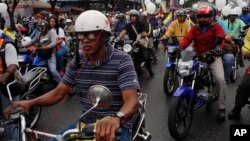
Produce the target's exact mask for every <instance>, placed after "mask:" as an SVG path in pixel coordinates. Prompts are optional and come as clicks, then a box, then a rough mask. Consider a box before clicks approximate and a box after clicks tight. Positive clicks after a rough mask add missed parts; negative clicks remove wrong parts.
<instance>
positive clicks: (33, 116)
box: [27, 94, 42, 128]
mask: <svg viewBox="0 0 250 141" xmlns="http://www.w3.org/2000/svg"><path fill="white" fill-rule="evenodd" d="M34 98H36V96H35V95H32V94H31V95H28V96H27V99H34ZM41 111H42V108H41V107H32V108H31V109H30V111H29V113H28V118H29V121H30V128H33V127H35V126H36V123H37V121H38V119H39V118H40V115H41Z"/></svg>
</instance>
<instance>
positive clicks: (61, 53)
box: [56, 43, 69, 72]
mask: <svg viewBox="0 0 250 141" xmlns="http://www.w3.org/2000/svg"><path fill="white" fill-rule="evenodd" d="M68 52H69V48H68V46H67V45H66V44H65V43H64V44H63V45H62V46H61V48H60V49H59V50H58V51H57V52H56V60H57V70H58V71H59V72H60V71H63V70H64V65H63V64H64V62H63V58H64V56H65V55H66V54H67V53H68Z"/></svg>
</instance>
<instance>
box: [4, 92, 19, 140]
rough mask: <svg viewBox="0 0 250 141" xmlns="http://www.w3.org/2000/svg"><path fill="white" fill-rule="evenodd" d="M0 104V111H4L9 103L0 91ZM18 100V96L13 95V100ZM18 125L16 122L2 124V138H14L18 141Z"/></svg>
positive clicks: (7, 98)
mask: <svg viewBox="0 0 250 141" xmlns="http://www.w3.org/2000/svg"><path fill="white" fill-rule="evenodd" d="M0 95H1V96H0V98H1V104H2V111H4V110H5V109H6V108H7V107H8V106H9V104H10V99H9V97H6V96H4V95H3V94H2V93H1V92H0ZM17 100H19V96H16V97H13V101H17ZM19 129H20V128H19V127H17V125H16V124H7V125H4V140H5V141H8V140H14V141H19Z"/></svg>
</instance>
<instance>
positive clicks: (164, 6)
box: [161, 1, 167, 12]
mask: <svg viewBox="0 0 250 141" xmlns="http://www.w3.org/2000/svg"><path fill="white" fill-rule="evenodd" d="M161 10H162V12H166V11H167V7H166V5H165V4H164V3H163V1H162V2H161Z"/></svg>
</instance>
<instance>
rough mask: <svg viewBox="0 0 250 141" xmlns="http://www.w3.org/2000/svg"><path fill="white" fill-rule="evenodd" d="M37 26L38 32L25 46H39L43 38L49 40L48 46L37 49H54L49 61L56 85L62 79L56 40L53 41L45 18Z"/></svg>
mask: <svg viewBox="0 0 250 141" xmlns="http://www.w3.org/2000/svg"><path fill="white" fill-rule="evenodd" d="M37 28H38V33H37V34H36V36H35V37H34V38H33V39H32V40H31V41H30V42H28V43H25V47H29V46H31V45H35V46H38V44H39V42H40V41H41V40H42V39H47V40H48V44H47V45H46V46H42V47H38V48H37V49H38V50H52V52H51V57H50V58H49V59H48V60H47V61H48V67H49V71H50V73H51V74H52V76H53V80H54V82H55V85H56V84H58V83H59V82H60V81H61V76H60V74H59V73H58V71H57V69H56V56H55V53H56V50H55V46H56V42H55V41H52V39H51V36H52V35H51V34H52V33H51V32H50V31H49V30H48V22H47V21H45V20H40V21H38V23H37Z"/></svg>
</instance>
